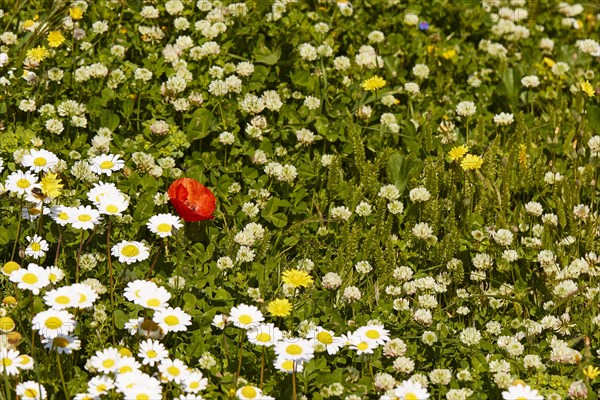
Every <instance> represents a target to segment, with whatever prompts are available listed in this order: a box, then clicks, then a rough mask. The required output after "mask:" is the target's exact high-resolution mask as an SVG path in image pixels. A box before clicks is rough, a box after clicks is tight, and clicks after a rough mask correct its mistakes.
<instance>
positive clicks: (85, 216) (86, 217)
mask: <svg viewBox="0 0 600 400" xmlns="http://www.w3.org/2000/svg"><path fill="white" fill-rule="evenodd" d="M77 219H78V220H80V221H81V222H88V221H91V220H92V216H91V215H89V214H81V215H80V216H78V217H77Z"/></svg>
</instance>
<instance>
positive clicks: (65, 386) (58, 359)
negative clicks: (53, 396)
mask: <svg viewBox="0 0 600 400" xmlns="http://www.w3.org/2000/svg"><path fill="white" fill-rule="evenodd" d="M56 362H57V364H58V374H59V375H60V381H61V383H62V388H63V392H64V394H65V398H67V399H68V398H69V397H70V396H69V390H68V389H67V383H66V382H65V375H64V374H63V369H62V364H61V362H60V354H59V353H58V351H57V352H56Z"/></svg>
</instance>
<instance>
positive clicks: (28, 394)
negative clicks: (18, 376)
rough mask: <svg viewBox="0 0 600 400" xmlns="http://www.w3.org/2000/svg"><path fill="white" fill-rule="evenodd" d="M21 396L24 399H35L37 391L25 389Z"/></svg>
mask: <svg viewBox="0 0 600 400" xmlns="http://www.w3.org/2000/svg"><path fill="white" fill-rule="evenodd" d="M23 395H24V396H25V397H31V398H33V399H36V398H37V397H38V392H37V390H35V389H33V388H27V389H25V391H24V392H23Z"/></svg>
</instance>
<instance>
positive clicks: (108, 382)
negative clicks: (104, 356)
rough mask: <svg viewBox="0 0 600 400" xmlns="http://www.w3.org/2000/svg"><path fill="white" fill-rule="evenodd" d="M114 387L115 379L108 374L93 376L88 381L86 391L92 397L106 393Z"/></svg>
mask: <svg viewBox="0 0 600 400" xmlns="http://www.w3.org/2000/svg"><path fill="white" fill-rule="evenodd" d="M114 387H115V381H114V380H113V379H112V378H111V377H110V376H108V375H101V376H94V377H93V378H92V379H90V380H89V381H88V393H89V394H91V395H92V396H94V397H100V396H102V395H105V394H108V392H109V391H110V390H111V389H112V388H114Z"/></svg>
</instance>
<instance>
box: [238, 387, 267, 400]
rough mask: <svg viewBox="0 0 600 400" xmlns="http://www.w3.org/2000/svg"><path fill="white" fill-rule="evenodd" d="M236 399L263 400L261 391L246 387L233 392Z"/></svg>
mask: <svg viewBox="0 0 600 400" xmlns="http://www.w3.org/2000/svg"><path fill="white" fill-rule="evenodd" d="M235 394H236V395H237V397H238V399H240V400H249V399H261V400H262V399H264V396H263V393H262V390H260V389H259V388H257V387H255V386H251V385H246V386H243V387H241V388H239V389H238V390H237V392H235Z"/></svg>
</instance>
